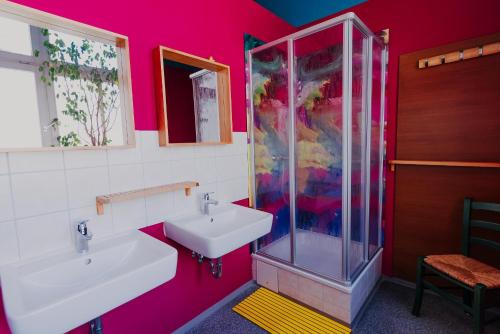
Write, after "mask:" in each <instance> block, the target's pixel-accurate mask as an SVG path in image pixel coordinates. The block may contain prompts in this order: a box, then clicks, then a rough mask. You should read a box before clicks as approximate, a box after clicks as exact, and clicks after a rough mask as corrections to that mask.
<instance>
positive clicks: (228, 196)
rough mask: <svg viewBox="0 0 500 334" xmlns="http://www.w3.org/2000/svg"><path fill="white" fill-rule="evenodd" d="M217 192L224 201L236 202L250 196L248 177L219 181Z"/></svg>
mask: <svg viewBox="0 0 500 334" xmlns="http://www.w3.org/2000/svg"><path fill="white" fill-rule="evenodd" d="M217 192H218V194H219V198H220V200H222V201H223V202H236V201H239V200H242V199H245V198H248V179H246V178H238V179H232V180H228V181H220V182H217Z"/></svg>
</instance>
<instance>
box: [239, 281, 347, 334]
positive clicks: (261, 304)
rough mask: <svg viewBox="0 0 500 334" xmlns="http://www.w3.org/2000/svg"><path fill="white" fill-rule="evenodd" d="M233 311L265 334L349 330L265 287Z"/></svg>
mask: <svg viewBox="0 0 500 334" xmlns="http://www.w3.org/2000/svg"><path fill="white" fill-rule="evenodd" d="M233 311H235V312H236V313H238V314H240V315H241V316H243V317H245V318H247V319H248V320H250V321H251V322H253V323H254V324H256V325H257V326H259V327H261V328H263V329H265V330H266V331H268V332H269V333H338V334H344V333H346V334H347V333H351V329H349V328H348V327H346V326H344V325H341V324H339V323H338V322H335V321H333V320H332V319H330V318H328V317H325V316H324V315H321V314H319V313H316V312H314V311H312V310H310V309H308V308H307V307H304V306H302V305H299V304H297V303H295V302H292V301H291V300H289V299H287V298H285V297H283V296H280V295H279V294H277V293H274V292H272V291H270V290H268V289H265V288H259V289H258V290H257V291H255V292H254V293H252V294H251V295H250V296H248V297H247V298H245V300H243V301H242V302H241V303H239V304H238V305H236V306H235V307H233Z"/></svg>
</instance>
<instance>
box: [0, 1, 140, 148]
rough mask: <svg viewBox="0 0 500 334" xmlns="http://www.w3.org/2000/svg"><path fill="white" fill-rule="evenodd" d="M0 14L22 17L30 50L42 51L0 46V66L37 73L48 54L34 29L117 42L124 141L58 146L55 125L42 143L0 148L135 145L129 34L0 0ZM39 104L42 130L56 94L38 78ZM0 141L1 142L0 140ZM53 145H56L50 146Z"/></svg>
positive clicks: (44, 134) (52, 113) (54, 115)
mask: <svg viewBox="0 0 500 334" xmlns="http://www.w3.org/2000/svg"><path fill="white" fill-rule="evenodd" d="M0 16H3V17H7V18H9V19H14V20H17V21H22V22H24V23H27V24H29V25H30V34H31V43H32V49H33V50H39V51H41V52H40V54H39V56H38V57H35V56H34V55H29V56H28V55H24V54H17V53H12V52H6V51H1V50H0V67H4V68H10V69H20V70H25V71H31V72H34V73H35V75H37V76H38V75H39V71H38V68H39V66H40V65H41V63H42V62H43V61H44V60H46V58H47V55H46V53H45V52H42V50H43V44H42V41H43V36H42V35H41V34H38V32H37V31H36V30H39V29H40V28H45V29H49V31H57V32H62V33H66V34H69V35H73V36H77V37H80V38H86V39H89V40H92V41H96V42H101V43H105V44H111V45H115V46H116V53H117V64H118V89H119V95H120V113H121V119H122V122H121V123H122V127H123V142H124V145H114V146H77V147H61V146H57V145H59V143H58V141H57V137H58V132H57V127H55V128H54V127H52V128H51V129H48V131H46V132H44V131H42V145H43V146H44V147H27V148H3V147H1V146H0V152H11V151H45V150H79V149H86V150H88V149H94V150H96V149H113V148H127V147H135V125H134V116H133V101H132V88H131V79H130V57H129V43H128V38H127V37H126V36H124V35H120V34H116V33H113V32H110V31H106V30H103V29H100V28H95V27H92V26H89V25H86V24H83V23H79V22H76V21H72V20H69V19H66V18H62V17H59V16H56V15H52V14H48V13H45V12H42V11H39V10H35V9H32V8H29V7H26V6H22V5H18V4H15V3H11V2H5V1H3V0H0ZM36 82H37V83H36V84H37V96H38V107H39V113H40V123H41V124H40V126H41V129H42V130H43V129H44V127H47V126H48V125H49V124H50V123H51V121H52V120H53V119H55V118H57V108H56V98H55V90H54V85H51V86H48V85H46V84H45V83H43V82H42V81H41V80H37V81H36ZM0 145H1V143H0ZM53 145H56V146H55V147H53Z"/></svg>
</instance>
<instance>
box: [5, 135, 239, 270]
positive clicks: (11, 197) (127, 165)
mask: <svg viewBox="0 0 500 334" xmlns="http://www.w3.org/2000/svg"><path fill="white" fill-rule="evenodd" d="M136 141H137V143H136V147H134V148H127V149H121V148H119V149H110V150H78V151H64V152H63V151H50V152H12V153H0V186H1V188H0V231H1V233H0V265H2V264H6V263H10V262H15V261H18V260H20V259H25V258H29V257H33V256H38V255H41V254H44V253H47V252H51V251H54V250H57V249H64V248H68V247H72V239H73V233H71V231H72V228H73V225H74V224H75V223H76V222H78V221H81V220H83V219H90V220H91V221H90V223H89V225H90V229H91V230H92V231H93V233H94V237H95V239H99V238H101V237H106V236H109V235H111V234H114V233H120V232H122V231H125V230H127V229H131V228H141V227H145V226H148V225H153V224H156V223H160V222H161V221H162V217H167V216H169V215H174V214H178V213H180V212H185V211H193V210H197V209H198V208H199V196H200V193H201V192H205V191H215V192H216V197H217V199H218V200H219V201H221V202H234V201H237V200H240V199H244V198H248V168H246V166H247V160H248V158H247V134H246V132H234V133H233V144H229V145H215V146H197V147H195V146H186V147H160V146H159V144H158V132H157V131H136ZM243 166H244V167H245V168H243ZM131 175H133V177H131ZM184 180H186V181H187V180H194V181H199V182H200V187H198V188H196V189H194V191H193V195H192V196H190V197H186V196H184V193H183V191H179V192H176V193H167V194H160V195H157V196H153V197H148V198H139V199H136V200H133V201H129V202H123V203H115V204H113V205H106V206H105V210H104V212H105V214H104V215H103V216H97V214H96V209H95V196H97V195H103V194H106V193H110V192H111V193H112V192H117V191H126V190H133V189H135V188H140V187H145V186H153V185H159V184H164V183H170V182H178V181H184ZM91 243H92V241H91Z"/></svg>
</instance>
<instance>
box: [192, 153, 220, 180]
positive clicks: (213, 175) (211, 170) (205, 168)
mask: <svg viewBox="0 0 500 334" xmlns="http://www.w3.org/2000/svg"><path fill="white" fill-rule="evenodd" d="M194 164H195V173H196V175H195V181H198V182H200V184H207V183H212V182H215V181H216V180H217V166H216V163H215V158H197V159H196V160H195V161H194Z"/></svg>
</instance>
